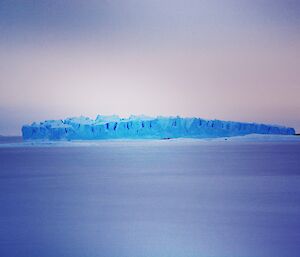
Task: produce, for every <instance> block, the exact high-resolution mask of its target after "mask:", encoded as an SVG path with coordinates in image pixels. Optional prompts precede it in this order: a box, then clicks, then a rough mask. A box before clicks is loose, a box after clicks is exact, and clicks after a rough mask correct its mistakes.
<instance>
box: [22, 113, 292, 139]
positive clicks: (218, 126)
mask: <svg viewBox="0 0 300 257" xmlns="http://www.w3.org/2000/svg"><path fill="white" fill-rule="evenodd" d="M254 133H255V134H282V135H292V134H295V130H294V129H293V128H286V127H282V126H275V125H265V124H256V123H241V122H232V121H221V120H205V119H201V118H181V117H178V116H177V117H157V118H151V117H146V116H130V117H129V118H126V119H125V118H119V117H118V116H115V115H113V116H102V115H98V116H97V118H96V119H95V120H93V119H90V118H87V117H82V116H81V117H75V118H67V119H65V120H46V121H43V122H40V123H35V122H34V123H32V124H31V125H24V126H23V127H22V135H23V138H24V139H48V140H74V139H111V138H154V139H155V138H157V139H160V138H161V139H162V138H179V137H186V138H208V137H229V136H240V135H247V134H254Z"/></svg>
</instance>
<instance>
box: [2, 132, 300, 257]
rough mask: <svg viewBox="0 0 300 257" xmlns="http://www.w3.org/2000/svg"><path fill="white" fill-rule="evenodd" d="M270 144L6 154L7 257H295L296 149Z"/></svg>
mask: <svg viewBox="0 0 300 257" xmlns="http://www.w3.org/2000/svg"><path fill="white" fill-rule="evenodd" d="M266 137H267V138H269V139H274V138H275V136H273V135H272V136H269V137H268V136H265V135H262V136H257V137H254V136H252V135H251V136H250V135H249V136H246V137H237V138H228V141H225V138H219V139H210V140H200V139H174V140H103V141H81V142H67V141H59V142H57V141H49V142H48V143H49V144H51V147H36V146H39V145H40V144H42V143H39V142H37V141H34V142H25V143H26V144H31V143H32V144H33V146H34V147H31V146H30V147H13V148H12V147H10V148H6V147H0V256H3V257H24V256H28V257H56V256H58V257H60V256H63V257H83V256H86V257H89V256H91V257H167V256H168V257H299V252H300V238H299V228H300V219H299V217H300V169H299V167H300V158H299V155H300V144H299V141H297V142H296V141H289V140H294V139H296V138H299V137H296V136H278V138H280V139H282V141H281V142H262V140H263V138H266ZM245 138H248V139H249V140H250V139H251V138H252V139H251V140H254V138H256V140H257V138H259V139H260V141H258V142H253V141H251V142H246V141H243V142H242V143H240V142H241V140H244V139H245ZM287 138H289V139H287ZM285 140H287V141H285ZM297 140H298V139H297ZM25 143H24V144H25ZM43 143H46V144H47V142H43ZM58 145H59V146H61V145H69V146H72V147H56V146H58ZM79 145H80V146H81V147H77V146H79ZM82 146H87V147H82Z"/></svg>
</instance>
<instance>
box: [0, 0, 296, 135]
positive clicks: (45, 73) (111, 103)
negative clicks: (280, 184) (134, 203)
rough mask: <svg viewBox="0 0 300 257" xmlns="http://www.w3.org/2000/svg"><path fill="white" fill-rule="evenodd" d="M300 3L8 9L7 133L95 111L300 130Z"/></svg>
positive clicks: (2, 99)
mask: <svg viewBox="0 0 300 257" xmlns="http://www.w3.org/2000/svg"><path fill="white" fill-rule="evenodd" d="M12 3H13V4H12ZM297 3H298V2H297V1H192V0H191V1H179V0H177V1H156V0H153V1H147V0H145V1H134V0H128V1H112V0H111V1H108V0H106V1H32V0H31V1H2V2H1V3H0V34H1V36H0V92H1V93H0V119H1V123H0V134H7V135H15V134H20V127H21V125H22V124H24V123H31V122H32V121H35V120H41V119H56V118H65V117H67V116H79V115H87V116H91V117H94V116H96V114H98V113H99V114H119V115H122V116H128V115H130V114H146V115H181V116H198V117H203V118H211V119H213V118H218V119H225V120H238V121H249V122H252V121H256V122H265V123H276V124H283V125H287V126H293V127H295V128H296V129H297V130H298V131H299V130H300V119H299V117H300V116H299V112H300V101H299V97H300V76H299V74H300V68H299V67H300V33H299V32H300V21H299V11H300V4H297ZM297 15H298V16H297Z"/></svg>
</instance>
